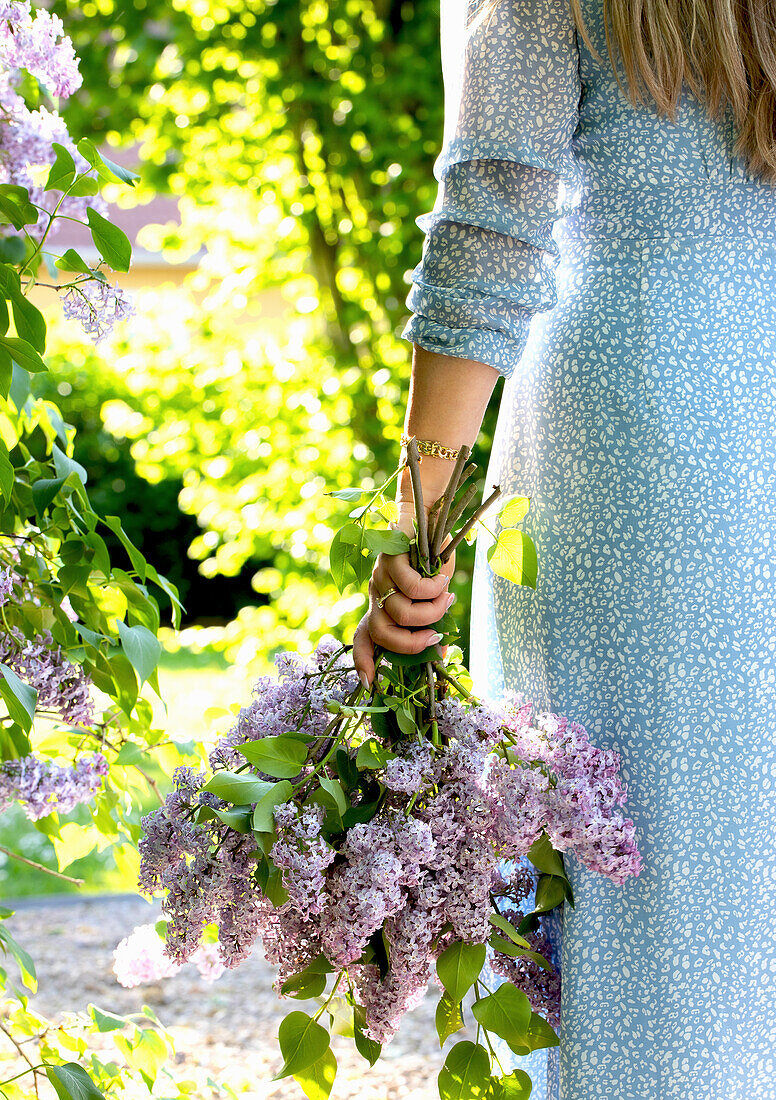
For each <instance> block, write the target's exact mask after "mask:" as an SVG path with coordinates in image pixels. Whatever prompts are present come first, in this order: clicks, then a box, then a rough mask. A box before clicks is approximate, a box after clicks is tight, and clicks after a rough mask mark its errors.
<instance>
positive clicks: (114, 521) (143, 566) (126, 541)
mask: <svg viewBox="0 0 776 1100" xmlns="http://www.w3.org/2000/svg"><path fill="white" fill-rule="evenodd" d="M102 522H103V523H104V524H105V526H106V527H109V528H110V529H111V531H112V532H113V534H114V535H115V536H116V538H117V539H118V540H119V542H120V543H121V545H122V546H123V547H124V549H125V550H126V552H127V554H128V556H129V560H130V561H131V562H132V568H133V569H134V570H135V572H136V573H137V574H138V576H139V577H140V579H141V580H142V581H144V580H145V579H146V570H148V575H149V576H151V570H150V566H148V565H147V563H146V560H145V558H144V557H143V555H142V554H141V553H140V551H139V550H138V548H137V547H136V546H135V544H134V543H133V542H132V540H131V539H130V537H129V536H128V535H127V533H126V531H125V530H124V528H123V527H122V526H121V520H120V519H119V517H118V516H103V518H102Z"/></svg>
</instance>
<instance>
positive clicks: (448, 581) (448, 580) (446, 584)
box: [442, 574, 450, 588]
mask: <svg viewBox="0 0 776 1100" xmlns="http://www.w3.org/2000/svg"><path fill="white" fill-rule="evenodd" d="M449 583H450V575H449V574H446V575H445V583H444V584H443V585H442V587H443V588H447V586H448V584H449Z"/></svg>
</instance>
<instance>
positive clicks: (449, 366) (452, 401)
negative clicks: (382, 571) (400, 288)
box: [397, 344, 499, 505]
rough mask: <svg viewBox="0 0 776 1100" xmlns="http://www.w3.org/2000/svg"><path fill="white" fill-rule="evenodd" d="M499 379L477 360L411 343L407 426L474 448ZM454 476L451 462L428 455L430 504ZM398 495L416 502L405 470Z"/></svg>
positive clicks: (425, 478) (424, 473) (425, 473)
mask: <svg viewBox="0 0 776 1100" xmlns="http://www.w3.org/2000/svg"><path fill="white" fill-rule="evenodd" d="M498 378H499V372H498V371H497V370H496V368H495V367H491V366H489V365H488V364H487V363H480V362H478V361H477V360H474V359H462V358H460V357H458V356H453V355H439V354H438V353H437V352H433V351H427V350H426V349H425V348H422V347H420V346H419V345H418V344H413V354H412V376H411V379H410V391H409V398H408V401H407V415H406V417H405V421H404V430H405V432H407V434H408V435H414V436H417V437H418V439H435V440H438V441H439V442H440V443H443V444H444V445H445V446H446V447H461V446H464V445H465V446H467V447H471V446H472V445H473V443H474V441H475V439H476V438H477V434H478V432H479V430H480V427H481V426H482V418H483V417H484V415H485V410H486V408H487V407H488V401H489V400H490V396H491V394H492V393H493V387H494V386H495V385H496V382H497V381H498ZM449 477H450V462H449V461H448V460H447V459H444V458H434V457H432V456H431V455H425V456H424V457H423V461H422V462H421V481H422V485H423V496H424V499H425V502H426V505H429V504H431V503H432V502H433V501H434V500H436V498H437V497H438V496H439V495H440V494H441V493H442V491H443V490H444V488H445V486H446V485H447V480H448V478H449ZM397 499H399V500H401V501H409V500H412V490H411V488H410V481H409V475H408V472H407V471H404V474H403V475H402V478H401V481H400V483H399V490H398V494H397Z"/></svg>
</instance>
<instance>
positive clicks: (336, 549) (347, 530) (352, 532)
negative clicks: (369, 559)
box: [329, 523, 364, 592]
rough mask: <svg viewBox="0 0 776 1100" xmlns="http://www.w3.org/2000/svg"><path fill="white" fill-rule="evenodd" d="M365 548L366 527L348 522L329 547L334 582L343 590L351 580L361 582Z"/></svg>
mask: <svg viewBox="0 0 776 1100" xmlns="http://www.w3.org/2000/svg"><path fill="white" fill-rule="evenodd" d="M363 549H364V529H363V527H361V525H360V524H359V523H346V524H345V525H344V526H343V527H340V529H339V531H337V532H336V534H335V535H334V538H333V539H332V540H331V546H330V547H329V569H330V570H331V575H332V577H333V578H334V583H335V584H336V586H337V588H338V589H339V590H340V592H343V591H344V590H345V588H346V587H347V585H348V584H350V582H351V581H354V582H355V583H356V584H359V583H360V578H361V575H362V572H363V567H362V565H361V560H362V559H363V557H364V555H363Z"/></svg>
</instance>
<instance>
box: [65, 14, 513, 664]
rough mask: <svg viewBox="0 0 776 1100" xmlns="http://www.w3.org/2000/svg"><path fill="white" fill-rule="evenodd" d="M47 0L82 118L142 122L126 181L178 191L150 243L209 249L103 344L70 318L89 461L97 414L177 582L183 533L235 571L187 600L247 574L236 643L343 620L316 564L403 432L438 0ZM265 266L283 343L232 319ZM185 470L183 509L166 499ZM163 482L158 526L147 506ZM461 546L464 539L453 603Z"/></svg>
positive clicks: (437, 91)
mask: <svg viewBox="0 0 776 1100" xmlns="http://www.w3.org/2000/svg"><path fill="white" fill-rule="evenodd" d="M53 9H54V10H55V11H56V12H58V13H59V14H60V15H61V16H62V17H63V19H64V21H65V26H66V29H67V32H68V33H69V34H70V35H71V37H72V38H73V41H74V43H75V47H76V50H77V52H78V53H79V55H80V56H81V58H82V65H81V67H82V71H83V73H84V78H85V79H84V86H83V89H82V91H81V92H79V93H78V94H77V95H76V96H74V97H73V98H72V99H71V101H70V102H69V104H68V106H67V109H66V111H65V115H66V117H67V119H68V122H69V124H70V127H71V130H73V131H74V132H77V133H84V134H86V135H88V136H90V137H92V138H93V139H94V140H95V141H97V142H109V143H114V144H120V143H127V142H133V141H137V142H140V146H141V156H142V158H143V165H142V167H141V169H140V171H141V181H140V184H139V187H138V188H137V189H135V192H134V196H133V197H134V198H136V199H137V200H138V201H146V200H148V199H149V198H150V197H151V196H152V194H153V192H154V191H161V192H165V191H167V192H169V193H172V194H174V195H177V196H178V197H179V204H180V209H181V214H182V224H181V226H180V227H171V226H167V227H160V228H159V230H158V232H157V243H158V244H160V245H163V246H164V248H165V250H166V252H167V254H168V255H169V257H170V258H171V259H176V258H182V257H186V256H191V255H194V254H198V253H199V252H200V250H204V260H203V261H202V262H201V263H200V266H199V270H198V272H197V274H196V275H195V276H193V277H191V278H190V279H189V280H188V282H187V285H186V287H185V288H179V289H176V290H174V291H170V294H171V295H173V296H174V298H175V301H174V303H171V302H170V301H169V300H167V299H165V298H163V297H162V298H160V295H159V294H158V293H156V292H155V293H154V294H153V296H149V298H148V300H147V301H143V300H140V301H139V302H138V307H139V309H138V312H139V313H140V314H141V316H142V323H134V324H133V325H132V327H131V328H129V329H128V330H127V332H126V335H125V337H124V339H123V340H120V341H118V342H117V343H114V345H113V346H112V347H111V350H110V351H109V352H108V353H106V355H105V356H104V357H103V358H102V359H101V358H100V357H99V356H98V355H97V354H96V353H95V352H94V351H93V350H92V349H90V348H88V347H86V345H84V346H82V347H75V346H74V339H75V338H70V337H68V338H67V339H65V338H63V339H61V340H60V341H59V343H58V349H59V354H58V356H55V358H56V359H57V360H58V361H57V362H55V363H54V364H53V366H54V372H55V374H56V376H57V379H58V380H60V379H64V380H65V381H66V382H68V383H70V384H71V385H72V387H73V397H72V398H71V399H68V400H69V401H70V405H71V406H72V404H73V402H74V401H76V400H78V399H79V398H78V395H79V394H80V395H82V394H84V393H86V392H89V393H91V394H94V393H99V394H100V395H101V398H102V397H103V396H104V400H101V403H100V408H99V414H100V420H101V421H102V423H100V422H96V421H95V422H93V425H92V426H93V429H94V431H93V435H92V439H91V442H90V441H89V440H87V439H85V438H84V439H83V441H82V443H81V444H80V445H81V446H84V447H86V446H91V447H92V449H93V455H92V457H93V459H94V461H93V462H92V471H93V473H92V476H93V477H94V476H95V474H96V476H97V477H98V478H101V479H104V482H105V484H102V483H100V485H99V490H100V491H105V492H106V493H107V492H109V486H108V485H107V482H108V480H109V479H110V480H111V481H112V482H113V483H115V482H116V480H117V478H116V475H115V470H107V469H103V468H102V467H100V466H99V463H98V462H97V453H96V452H95V451H94V447H95V440H97V441H98V446H97V451H98V452H99V451H101V450H102V451H104V448H105V440H104V438H103V437H101V436H100V433H102V432H103V431H104V428H105V427H107V429H108V430H109V432H110V433H111V436H112V438H113V440H114V441H115V444H114V445H115V447H116V448H117V449H118V452H119V455H120V457H121V459H122V461H124V462H126V461H127V458H128V456H131V459H132V462H133V464H134V467H135V471H136V473H137V474H138V475H139V476H140V477H141V478H142V479H144V481H145V482H146V483H147V484H148V485H150V486H152V487H153V492H152V493H149V494H148V496H147V498H146V497H144V498H143V499H144V500H145V499H147V501H148V515H149V519H150V522H149V524H148V525H147V527H146V530H145V532H144V534H143V536H142V539H143V541H142V549H143V550H144V552H146V553H147V554H149V555H150V556H151V557H152V559H153V560H155V561H156V562H157V563H158V565H159V568H160V569H166V570H167V571H168V572H170V573H171V574H172V575H173V577H174V579H176V580H182V581H183V582H184V589H185V585H186V578H185V577H182V576H181V575H180V572H178V573H176V572H175V569H173V568H171V564H172V563H170V562H169V561H168V556H171V557H172V558H173V559H180V557H181V552H182V546H185V545H186V544H187V543H189V545H190V551H189V552H190V554H191V556H192V557H193V559H194V560H195V561H196V562H198V563H199V566H198V568H199V573H200V575H201V576H204V577H205V578H216V577H225V578H230V582H229V587H228V591H227V589H223V588H222V589H215V588H214V589H213V590H212V592H213V595H210V594H209V593H208V589H207V588H204V589H201V590H200V591H197V590H196V589H195V590H194V591H193V592H192V591H191V590H189V595H190V596H191V599H189V600H187V599H186V593H185V591H184V602H185V603H186V604H187V610H188V614H189V617H190V618H197V617H200V616H208V615H211V616H215V617H217V616H218V614H219V612H220V613H221V614H223V615H224V617H226V618H229V617H231V615H232V614H233V613H234V603H235V599H236V602H237V603H238V604H239V603H241V602H243V601H246V602H247V601H248V599H249V593H248V592H247V586H246V577H249V578H250V579H251V584H252V588H253V599H252V601H251V602H252V603H253V604H254V605H255V606H254V609H251V608H250V607H246V608H244V609H243V610H242V611H241V612H240V613H239V615H238V620H237V624H238V625H237V628H236V629H235V631H234V632H233V634H232V635H231V637H232V638H233V640H234V645H235V646H241V647H243V650H244V642H245V638H246V637H247V638H249V639H251V644H252V645H253V647H254V648H255V650H256V652H257V653H262V654H263V655H264V656H265V657H266V656H267V655H268V654H270V653H271V652H272V651H274V650H275V649H277V648H283V647H285V646H288V645H299V646H301V647H302V648H307V642H308V640H310V639H314V638H315V637H316V636H317V635H319V634H320V633H323V632H324V631H326V630H332V629H334V630H337V629H338V628H344V631H345V634H346V635H347V633H348V631H349V630H350V629H352V627H353V626H354V624H355V622H356V621H357V619H358V617H359V615H360V613H361V611H362V609H363V599H362V596H361V594H359V593H354V592H352V590H351V592H349V593H346V595H345V597H340V596H339V595H338V593H337V592H336V589H335V588H334V586H333V584H332V583H331V579H330V577H328V576H327V573H326V568H327V564H328V563H327V561H326V558H325V551H326V547H327V544H328V540H329V538H330V537H331V533H332V528H333V526H334V525H335V524H336V523H337V522H338V521H341V518H342V515H343V511H342V508H341V507H340V506H336V505H335V504H334V502H332V501H330V500H329V499H328V498H326V497H325V496H324V493H325V491H326V490H327V489H332V488H336V487H343V486H346V485H349V484H360V483H364V482H366V483H369V482H370V481H375V482H377V481H378V479H382V477H383V475H384V474H385V473H386V471H389V470H390V469H392V468H393V466H394V465H395V462H396V458H397V454H398V438H399V434H400V431H401V422H402V419H403V411H404V391H405V385H406V380H407V377H408V373H409V362H410V356H411V345H410V344H409V343H408V342H407V341H405V340H402V339H400V338H399V335H398V334H399V332H400V331H401V328H402V327H403V324H404V321H405V319H406V316H407V310H406V307H405V305H404V300H405V297H406V293H407V290H408V282H407V276H408V273H409V271H410V270H411V269H412V267H414V265H415V264H416V263H417V262H418V261H419V260H420V255H421V247H422V234H421V232H420V230H419V229H418V227H417V225H416V224H415V218H416V217H417V216H418V215H419V214H420V213H422V212H425V211H426V210H428V209H430V207H431V206H432V205H433V202H434V198H435V196H436V189H437V182H436V180H435V179H434V177H433V173H432V165H433V161H434V158H435V157H436V155H437V153H438V152H439V148H440V143H441V136H442V121H443V96H442V80H441V64H440V59H439V9H438V4H437V3H431V2H429V0H421V2H417V3H412V2H409V0H404V2H401V3H399V2H379V3H376V2H372V0H366V2H364V0H340V2H335V3H327V2H324V0H296V2H291V0H276V2H274V3H256V4H252V5H250V8H246V5H245V4H244V3H243V2H242V0H240V2H238V0H220V2H214V0H173V2H172V3H171V2H169V0H164V2H161V0H147V2H146V0H134V2H133V3H127V4H124V3H117V2H116V3H114V0H87V2H86V3H83V2H82V0H56V2H55V3H54V4H53ZM270 288H279V289H280V290H281V292H282V294H283V297H284V298H285V300H286V301H287V302H288V303H289V306H290V308H291V310H292V322H291V323H290V324H289V327H288V331H287V334H286V336H285V338H284V339H283V340H282V341H280V342H279V343H276V342H275V341H274V340H271V339H268V338H264V337H262V336H261V335H259V333H258V330H257V328H256V327H255V326H254V325H252V324H250V323H247V324H246V323H245V321H246V315H247V316H248V317H250V316H251V315H252V314H253V313H254V312H255V302H256V298H257V295H258V293H259V292H260V291H263V290H267V289H270ZM171 317H174V318H175V322H174V324H171V323H170V318H171ZM95 383H96V384H95ZM111 394H112V396H110V395H111ZM497 399H498V393H497V395H496V396H495V398H494V406H493V407H495V402H496V401H497ZM73 411H74V410H73V409H72V408H68V415H71V416H72V415H73ZM493 415H494V414H493V409H492V410H491V412H490V414H489V416H488V417H487V419H486V424H485V428H484V430H483V433H482V435H481V437H480V441H479V442H480V447H479V453H478V454H477V455H476V456H475V457H478V458H479V459H480V461H481V462H484V461H485V460H486V458H487V450H488V447H489V443H490V436H491V430H492V423H493ZM100 439H102V442H99V440H100ZM84 458H88V456H87V455H82V457H81V460H82V461H84ZM118 480H119V481H121V480H123V481H124V483H125V485H126V484H127V480H128V477H127V476H124V475H122V476H120V477H119V479H118ZM94 491H95V492H96V491H98V490H97V488H95V490H94ZM176 493H177V495H178V505H179V508H180V510H181V511H182V512H183V513H185V514H186V515H187V516H192V517H195V518H196V523H197V525H198V526H197V529H196V532H195V529H194V528H193V527H192V526H191V524H190V522H189V523H188V524H187V522H186V520H185V519H182V518H181V517H180V516H178V515H177V514H175V512H174V510H173V508H172V507H170V504H171V502H172V497H173V495H175V494H176ZM134 499H135V500H136V501H137V500H138V497H137V494H136V493H135V494H134ZM162 500H164V501H165V502H168V503H166V504H165V505H164V507H163V508H162V509H161V512H162V514H163V513H164V511H165V510H167V512H168V515H169V525H168V527H167V528H166V529H165V527H164V522H163V521H162V522H161V523H159V522H157V520H156V519H155V518H154V517H155V516H157V515H158V514H159V511H158V510H155V509H154V507H153V503H154V501H155V502H156V505H157V509H158V505H159V504H160V502H161V501H162ZM145 507H146V506H145V504H144V506H143V508H144V510H145ZM470 564H471V562H470V552H466V553H464V554H463V555H462V556H461V558H460V569H459V573H458V576H457V578H456V582H457V584H456V587H457V591H458V596H459V599H458V602H457V604H456V605H455V606H456V614H457V617H458V619H459V622H460V623H461V624H465V623H466V622H467V621H468V618H467V617H468V604H469V601H468V583H467V578H468V576H469V572H470Z"/></svg>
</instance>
